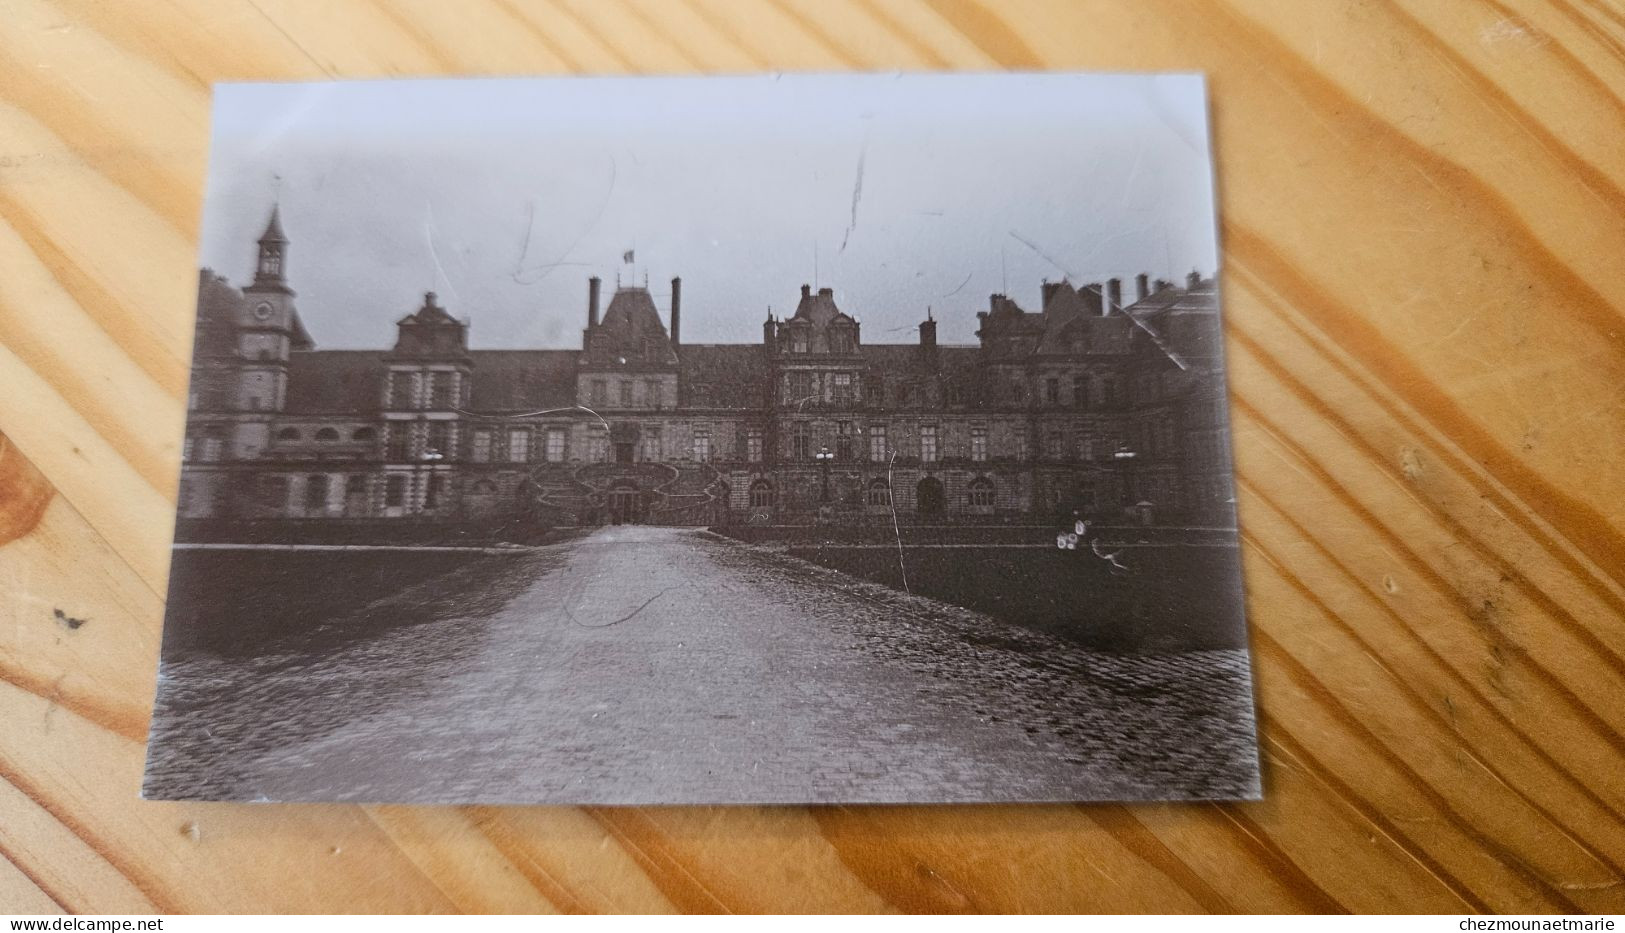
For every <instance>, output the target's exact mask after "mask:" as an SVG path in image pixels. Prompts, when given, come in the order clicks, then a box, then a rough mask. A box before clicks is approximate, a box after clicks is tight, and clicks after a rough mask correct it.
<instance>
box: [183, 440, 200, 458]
mask: <svg viewBox="0 0 1625 933" xmlns="http://www.w3.org/2000/svg"><path fill="white" fill-rule="evenodd" d="M196 446H197V438H195V437H193V436H192V435H190V434H188V435H186V439H185V440H184V441H182V442H181V459H182V460H190V459H192V450H193V448H195V447H196Z"/></svg>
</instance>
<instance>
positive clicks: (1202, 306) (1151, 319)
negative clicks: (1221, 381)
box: [1126, 279, 1224, 372]
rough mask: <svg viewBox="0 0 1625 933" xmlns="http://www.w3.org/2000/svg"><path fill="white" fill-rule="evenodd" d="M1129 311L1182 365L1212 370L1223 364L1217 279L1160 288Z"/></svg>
mask: <svg viewBox="0 0 1625 933" xmlns="http://www.w3.org/2000/svg"><path fill="white" fill-rule="evenodd" d="M1126 310H1127V313H1128V316H1129V317H1131V318H1132V319H1133V320H1134V321H1135V323H1137V324H1138V325H1140V327H1141V328H1142V329H1144V331H1145V332H1146V333H1147V334H1148V335H1149V336H1150V337H1151V339H1152V340H1153V341H1154V342H1155V343H1156V345H1157V347H1158V348H1160V349H1161V350H1162V351H1163V352H1164V353H1166V354H1168V356H1169V357H1170V358H1171V359H1173V360H1174V362H1176V363H1178V364H1179V365H1180V367H1181V368H1194V369H1199V370H1202V371H1205V372H1212V371H1216V370H1218V369H1220V368H1221V367H1222V366H1223V355H1224V333H1223V329H1222V326H1221V322H1220V318H1219V288H1218V283H1217V282H1216V281H1214V280H1213V279H1200V280H1197V281H1195V282H1192V283H1189V284H1188V285H1187V287H1185V288H1176V287H1172V286H1170V287H1167V288H1162V289H1159V290H1158V291H1156V292H1153V293H1152V294H1150V295H1147V296H1146V297H1145V298H1142V299H1141V300H1139V301H1137V302H1135V303H1134V304H1132V305H1130V306H1129V307H1128V308H1127V309H1126Z"/></svg>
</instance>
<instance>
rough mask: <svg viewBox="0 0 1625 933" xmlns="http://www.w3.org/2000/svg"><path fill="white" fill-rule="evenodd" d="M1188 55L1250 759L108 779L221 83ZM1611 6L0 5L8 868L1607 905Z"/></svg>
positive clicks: (881, 904) (355, 903) (167, 495)
mask: <svg viewBox="0 0 1625 933" xmlns="http://www.w3.org/2000/svg"><path fill="white" fill-rule="evenodd" d="M763 69H800V70H812V69H911V70H917V69H926V70H939V69H982V70H986V69H1014V70H1025V69H1104V70H1171V69H1178V70H1200V71H1205V72H1207V73H1208V74H1209V75H1211V80H1212V84H1211V89H1212V95H1213V110H1214V113H1215V125H1216V136H1217V146H1218V153H1219V173H1220V189H1221V192H1222V205H1221V214H1222V216H1223V230H1222V234H1223V242H1224V250H1225V255H1224V263H1225V267H1224V273H1223V291H1224V301H1225V312H1226V315H1227V334H1228V350H1229V354H1230V360H1231V386H1232V399H1233V404H1234V412H1235V426H1236V437H1235V442H1236V460H1237V462H1238V464H1239V477H1240V479H1239V482H1240V490H1241V491H1240V501H1241V517H1242V524H1243V527H1244V537H1245V561H1246V568H1247V584H1248V587H1249V606H1250V611H1251V617H1252V625H1253V638H1254V646H1255V656H1256V658H1257V667H1258V679H1259V688H1258V691H1259V692H1258V695H1259V702H1260V704H1261V707H1262V725H1263V751H1264V756H1265V759H1266V773H1265V781H1266V788H1267V799H1266V800H1265V801H1264V802H1262V803H1257V804H1249V805H1219V806H1215V805H1204V806H1133V807H1125V806H1078V807H1065V806H1051V807H985V808H881V809H872V808H830V809H813V810H805V809H656V810H621V809H584V810H569V809H543V808H535V809H526V808H484V807H481V808H467V809H444V808H413V807H393V806H379V807H353V806H349V807H344V806H263V805H262V806H255V805H247V806H243V805H181V804H161V803H144V802H141V801H139V800H137V799H136V788H137V784H138V778H139V774H140V771H141V763H142V750H143V741H144V737H145V731H146V720H147V715H148V705H149V703H150V701H151V698H152V690H153V675H154V669H155V666H156V658H157V645H158V632H159V622H160V616H161V609H162V594H163V592H164V586H165V568H166V565H167V561H168V542H169V534H170V528H171V522H172V511H173V508H174V496H175V488H176V471H177V466H178V461H179V444H180V438H181V421H182V416H183V407H184V398H185V390H186V386H185V381H186V373H187V354H188V352H189V348H190V345H191V335H192V315H193V299H194V291H193V290H194V287H195V282H196V272H195V257H194V251H195V246H196V237H197V223H198V217H199V208H200V197H201V192H202V180H203V176H204V160H205V154H206V153H205V148H206V141H207V135H208V126H207V115H208V102H209V83H210V82H211V81H216V80H225V79H272V78H324V77H375V76H388V75H433V74H451V73H457V74H475V73H478V74H557V73H565V72H639V73H674V72H684V73H686V72H697V71H725V72H748V71H759V70H763ZM1622 91H1625V12H1622V11H1621V9H1620V8H1619V7H1618V6H1614V5H1611V0H1520V2H1512V0H1398V2H1370V3H1356V2H1333V0H1315V2H1305V0H1230V2H1223V3H1220V2H1205V0H1204V2H1195V0H1193V2H1189V3H1181V2H1173V0H1154V2H1138V0H1137V2H1133V3H1130V2H1105V0H1100V2H1087V3H1077V2H1074V3H1066V2H1053V3H1040V2H1025V3H1002V2H1001V3H994V2H993V0H981V2H957V0H840V2H814V0H669V2H668V0H627V2H615V3H601V2H591V3H589V2H587V0H535V2H521V0H470V2H467V3H455V4H450V3H440V2H437V0H413V2H388V0H377V2H367V3H363V2H355V3H317V2H309V3H305V2H295V0H173V2H167V3H157V2H153V3H139V4H137V3H96V2H92V0H0V432H3V433H4V438H0V542H7V543H4V544H3V546H0V619H3V620H4V622H3V624H0V721H3V722H4V726H3V727H0V912H5V910H7V909H10V910H17V911H53V910H58V909H68V910H74V911H87V912H88V911H119V912H136V913H141V912H153V911H450V910H468V911H480V910H501V911H550V910H559V911H583V910H586V911H605V910H628V911H641V910H673V909H675V910H732V911H760V910H781V911H800V910H820V909H839V910H853V911H868V910H929V911H959V910H997V911H1010V910H1086V911H1140V910H1156V911H1197V910H1210V911H1299V910H1313V911H1339V910H1352V911H1441V912H1468V911H1486V910H1501V911H1620V910H1625V828H1622V827H1625V819H1622V813H1625V505H1622V504H1621V503H1622V500H1625V467H1622V465H1621V464H1622V463H1625V456H1622V455H1625V410H1622V405H1625V394H1622V391H1621V386H1622V385H1625V318H1622V316H1625V103H1622V99H1621V94H1622Z"/></svg>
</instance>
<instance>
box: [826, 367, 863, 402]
mask: <svg viewBox="0 0 1625 933" xmlns="http://www.w3.org/2000/svg"><path fill="white" fill-rule="evenodd" d="M832 378H833V379H834V380H835V381H834V384H833V391H834V395H835V401H837V402H840V403H841V404H843V405H849V404H851V403H852V402H853V401H855V400H856V399H857V396H856V395H855V394H853V392H852V374H851V373H835V374H834V375H833V376H832Z"/></svg>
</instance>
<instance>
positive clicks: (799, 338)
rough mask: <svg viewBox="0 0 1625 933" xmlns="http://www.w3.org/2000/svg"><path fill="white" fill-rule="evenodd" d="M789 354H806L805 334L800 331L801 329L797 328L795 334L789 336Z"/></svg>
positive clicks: (803, 331)
mask: <svg viewBox="0 0 1625 933" xmlns="http://www.w3.org/2000/svg"><path fill="white" fill-rule="evenodd" d="M790 352H791V353H806V352H807V332H806V331H805V330H801V329H799V328H798V329H797V330H796V332H795V333H793V334H791V335H790Z"/></svg>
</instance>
